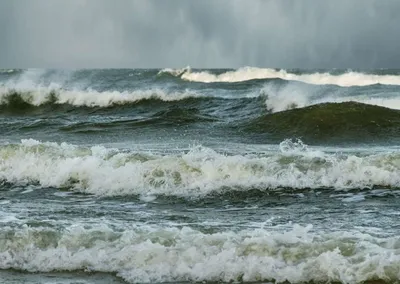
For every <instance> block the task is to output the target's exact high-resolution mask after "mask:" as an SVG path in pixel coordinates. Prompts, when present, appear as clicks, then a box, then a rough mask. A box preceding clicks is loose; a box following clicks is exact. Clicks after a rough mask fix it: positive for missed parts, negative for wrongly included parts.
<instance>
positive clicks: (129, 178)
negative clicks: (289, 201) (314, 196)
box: [0, 140, 400, 197]
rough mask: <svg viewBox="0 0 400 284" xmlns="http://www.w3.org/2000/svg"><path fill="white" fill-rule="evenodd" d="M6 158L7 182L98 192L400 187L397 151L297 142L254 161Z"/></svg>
mask: <svg viewBox="0 0 400 284" xmlns="http://www.w3.org/2000/svg"><path fill="white" fill-rule="evenodd" d="M0 158H1V161H0V180H2V181H4V182H7V183H12V184H17V185H26V184H38V185H40V186H41V187H54V188H69V189H71V190H76V191H80V192H85V193H91V194H95V195H111V196H112V195H167V196H184V197H202V196H206V195H208V194H220V193H224V192H226V191H227V190H229V191H247V190H250V189H259V190H262V191H268V190H276V189H279V188H292V189H304V188H315V189H320V188H334V189H342V190H345V189H354V188H357V189H359V188H361V189H362V188H372V187H376V186H381V187H389V188H398V187H400V177H399V175H398V173H399V171H400V155H399V154H398V153H385V154H376V155H365V156H357V155H354V154H339V153H338V154H328V153H323V152H320V151H313V150H309V149H308V148H307V147H306V146H305V145H304V144H303V143H302V142H296V143H293V142H291V141H290V140H287V141H284V142H282V143H281V147H280V150H277V152H275V153H270V154H262V153H261V154H258V155H255V156H254V155H225V154H223V153H217V152H216V151H214V150H212V149H210V148H206V147H201V146H198V147H193V148H192V149H191V150H190V151H188V152H182V153H181V154H164V155H163V154H151V153H141V152H134V151H132V152H126V151H120V150H118V149H107V148H105V147H103V146H93V147H89V148H88V147H78V146H74V145H70V144H67V143H62V144H57V143H48V142H46V143H41V142H39V141H36V140H23V141H22V143H21V144H14V145H5V146H2V147H1V148H0Z"/></svg>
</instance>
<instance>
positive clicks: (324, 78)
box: [160, 67, 400, 87]
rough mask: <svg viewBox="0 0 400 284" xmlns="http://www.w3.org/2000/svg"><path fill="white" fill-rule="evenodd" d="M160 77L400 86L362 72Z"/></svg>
mask: <svg viewBox="0 0 400 284" xmlns="http://www.w3.org/2000/svg"><path fill="white" fill-rule="evenodd" d="M160 73H168V74H171V75H173V76H177V77H180V78H182V79H183V80H187V81H193V82H203V83H214V82H227V83H228V82H242V81H249V80H256V79H276V78H279V79H283V80H288V81H301V82H305V83H308V84H314V85H337V86H342V87H351V86H368V85H375V84H382V85H400V75H375V74H365V73H359V72H347V73H344V74H339V75H332V74H329V73H312V74H294V73H290V72H288V71H286V70H275V69H271V68H256V67H242V68H239V69H237V70H234V71H228V72H224V73H222V74H213V73H211V72H209V71H198V72H195V71H192V70H191V69H190V68H189V67H186V68H183V69H164V70H161V71H160Z"/></svg>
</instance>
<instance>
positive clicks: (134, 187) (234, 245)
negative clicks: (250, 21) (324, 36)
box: [0, 67, 400, 283]
mask: <svg viewBox="0 0 400 284" xmlns="http://www.w3.org/2000/svg"><path fill="white" fill-rule="evenodd" d="M0 125H1V127H0V269H1V270H0V282H1V281H2V282H3V283H21V282H23V283H124V282H128V283H164V282H179V283H185V282H197V281H205V282H232V281H233V282H252V283H254V282H259V283H265V282H269V281H271V282H290V283H303V282H313V283H319V282H324V283H325V282H342V283H362V282H369V281H371V282H374V281H381V282H388V283H396V282H398V281H400V236H399V233H400V222H399V221H398V219H399V216H400V206H399V197H400V191H399V189H400V151H399V149H400V147H399V142H400V71H397V70H375V71H368V72H363V71H360V70H359V71H350V70H314V71H302V70H275V69H259V68H249V67H248V68H240V69H237V70H191V69H190V68H184V69H181V70H172V69H164V70H128V69H123V70H111V69H108V70H2V71H1V72H0Z"/></svg>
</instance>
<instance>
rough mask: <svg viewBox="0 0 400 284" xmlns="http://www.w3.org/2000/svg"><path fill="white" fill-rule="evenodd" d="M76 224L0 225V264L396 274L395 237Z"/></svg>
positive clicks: (325, 278) (155, 278)
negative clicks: (0, 228)
mask: <svg viewBox="0 0 400 284" xmlns="http://www.w3.org/2000/svg"><path fill="white" fill-rule="evenodd" d="M113 227H115V226H111V225H110V226H109V225H106V224H103V225H100V224H98V225H89V224H84V223H77V224H74V225H72V226H67V227H65V228H64V229H62V230H60V231H59V230H56V229H54V228H45V227H38V228H32V227H28V226H24V227H22V228H15V227H4V228H3V229H2V231H1V232H0V236H1V238H0V260H1V261H0V268H1V269H17V270H24V271H29V272H50V271H76V270H85V271H91V272H107V273H115V274H117V276H119V277H121V278H123V279H124V280H125V281H128V282H129V283H154V282H156V283H164V282H175V281H195V282H197V281H207V282H221V281H222V282H254V281H275V282H277V283H282V282H290V283H305V282H341V283H362V282H364V281H368V280H384V281H397V280H398V279H399V277H400V275H399V271H400V266H399V263H400V255H399V253H398V243H399V242H400V239H399V237H388V238H379V237H376V236H372V235H369V234H366V233H364V234H363V233H360V232H357V231H342V232H330V233H328V232H322V231H319V232H315V231H313V227H312V226H311V225H309V226H305V227H303V226H299V225H294V226H292V228H289V229H287V230H283V231H282V230H277V229H276V228H274V227H272V228H259V229H244V230H239V231H230V230H226V231H221V232H218V233H203V232H201V231H199V230H196V229H192V228H189V227H186V226H184V227H182V228H176V227H167V228H163V227H160V226H150V225H141V226H136V225H132V224H131V225H129V224H125V225H124V228H123V229H122V228H119V229H113Z"/></svg>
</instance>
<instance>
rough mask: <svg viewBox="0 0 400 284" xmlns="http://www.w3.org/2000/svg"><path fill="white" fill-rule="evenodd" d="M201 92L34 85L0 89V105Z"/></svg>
mask: <svg viewBox="0 0 400 284" xmlns="http://www.w3.org/2000/svg"><path fill="white" fill-rule="evenodd" d="M198 97H202V95H200V94H197V93H196V92H194V91H185V92H167V91H164V90H161V89H152V90H137V91H132V92H128V91H126V92H118V91H104V92H98V91H95V90H86V91H82V90H75V91H74V90H62V89H56V90H53V89H49V88H40V87H39V88H35V89H17V90H15V89H9V88H2V89H0V107H1V105H3V106H7V105H13V104H15V105H16V106H18V105H21V104H27V105H31V106H41V105H45V104H60V105H61V104H68V105H72V106H77V107H80V106H86V107H109V106H114V105H124V104H133V103H137V102H140V101H144V100H160V101H166V102H168V101H179V100H183V99H186V98H198Z"/></svg>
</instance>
